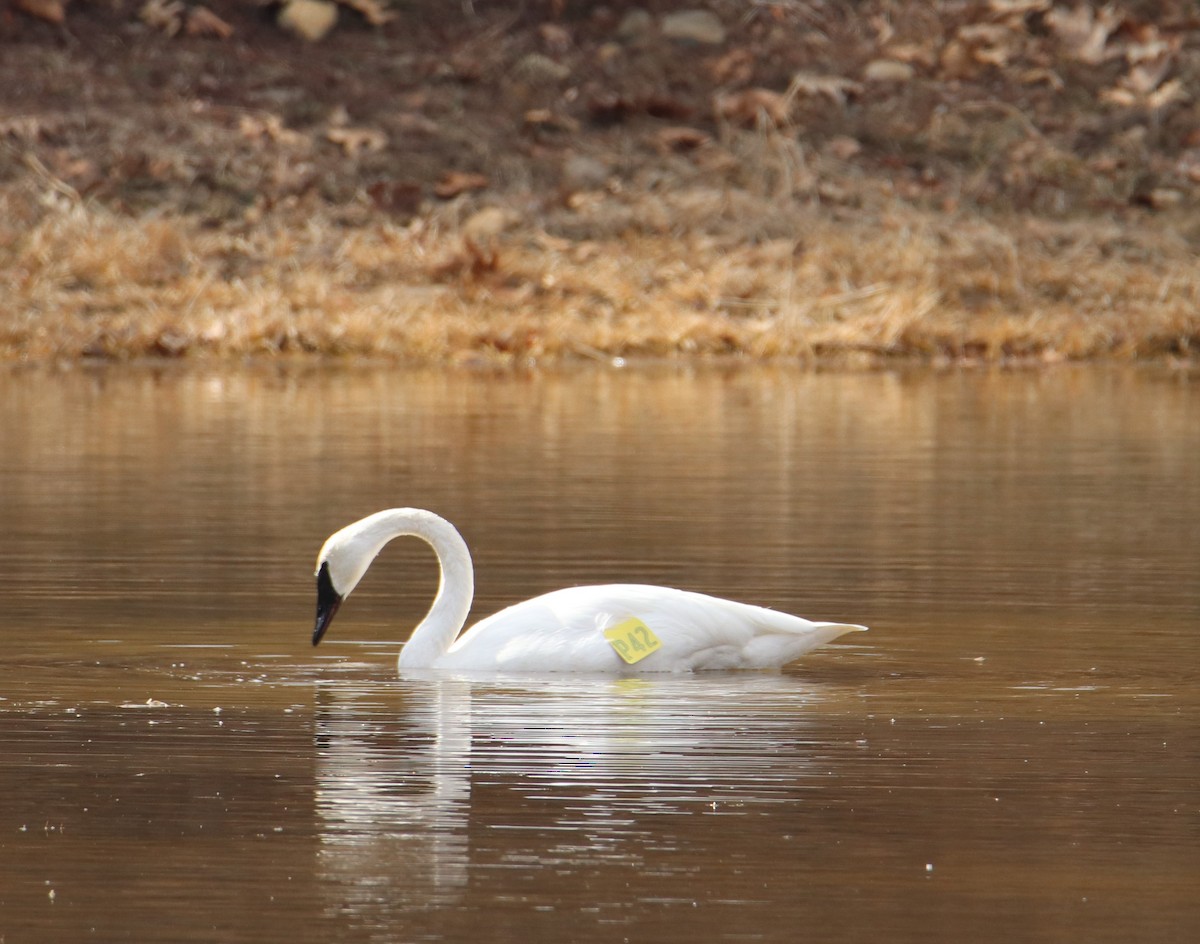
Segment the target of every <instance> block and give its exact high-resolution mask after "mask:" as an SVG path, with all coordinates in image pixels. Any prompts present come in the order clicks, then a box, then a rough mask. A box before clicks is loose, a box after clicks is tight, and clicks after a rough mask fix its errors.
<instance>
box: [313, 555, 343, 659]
mask: <svg viewBox="0 0 1200 944" xmlns="http://www.w3.org/2000/svg"><path fill="white" fill-rule="evenodd" d="M341 605H342V597H341V595H340V594H339V593H338V592H337V591H336V590H334V589H333V580H332V579H331V578H330V576H329V562H328V561H323V562H322V563H321V569H320V570H318V571H317V624H316V626H314V627H313V645H314V646H315V645H316V644H317V643H319V642H320V641H321V637H322V636H324V635H325V630H327V629H328V628H329V624H330V623H332V622H333V617H334V615H335V614H336V613H337V611H338V607H339V606H341Z"/></svg>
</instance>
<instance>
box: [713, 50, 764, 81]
mask: <svg viewBox="0 0 1200 944" xmlns="http://www.w3.org/2000/svg"><path fill="white" fill-rule="evenodd" d="M756 61H757V57H756V56H755V55H754V53H753V52H752V51H751V50H749V49H746V48H741V49H732V50H730V51H729V52H727V53H725V55H723V56H721V57H719V58H718V59H717V60H716V61H715V62H714V63H712V65H710V66H709V67H708V74H709V76H710V77H711V78H712V80H713V82H715V83H716V84H718V85H743V84H745V83H746V82H749V81H750V79H751V78H753V76H754V63H755V62H756Z"/></svg>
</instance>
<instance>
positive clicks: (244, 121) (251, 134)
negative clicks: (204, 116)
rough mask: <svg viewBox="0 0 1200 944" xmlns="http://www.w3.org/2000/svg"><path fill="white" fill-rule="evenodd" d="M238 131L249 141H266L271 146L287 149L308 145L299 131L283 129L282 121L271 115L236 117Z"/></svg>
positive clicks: (306, 139) (243, 115)
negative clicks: (270, 143)
mask: <svg viewBox="0 0 1200 944" xmlns="http://www.w3.org/2000/svg"><path fill="white" fill-rule="evenodd" d="M238 131H239V132H240V133H241V134H242V136H243V137H245V138H249V139H250V140H252V141H254V140H260V139H266V140H267V141H270V142H272V143H273V144H284V145H287V146H289V147H294V146H299V145H303V144H307V143H308V138H306V137H305V136H304V135H302V134H301V133H300V132H299V131H292V130H291V129H290V128H285V127H284V125H283V119H282V118H280V117H279V116H278V115H272V114H269V113H268V114H257V115H255V114H242V115H239V116H238Z"/></svg>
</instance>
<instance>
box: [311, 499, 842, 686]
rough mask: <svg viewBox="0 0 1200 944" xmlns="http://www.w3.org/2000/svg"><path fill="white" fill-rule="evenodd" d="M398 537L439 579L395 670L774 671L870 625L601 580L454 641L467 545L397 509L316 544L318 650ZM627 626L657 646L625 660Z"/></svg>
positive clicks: (466, 590) (469, 591)
mask: <svg viewBox="0 0 1200 944" xmlns="http://www.w3.org/2000/svg"><path fill="white" fill-rule="evenodd" d="M404 535H410V536H413V537H419V538H422V539H423V540H425V541H426V542H428V543H429V544H430V545H431V546H432V547H433V549H434V552H435V553H436V554H437V557H438V563H439V564H440V567H441V577H440V580H439V584H438V591H437V595H436V596H435V597H434V600H433V605H432V606H431V608H430V610H429V613H428V614H427V615H426V617H425V619H424V620H422V621H421V623H420V624H418V626H417V628H416V629H414V630H413V633H412V637H411V638H410V639H409V641H408V643H407V644H405V646H404V647H403V648H402V649H401V651H400V660H399V665H400V668H401V669H429V668H433V669H451V670H459V671H480V670H483V671H496V672H602V673H609V674H634V673H643V672H688V671H693V670H700V669H771V668H778V667H780V666H783V665H786V664H787V663H789V662H791V661H793V660H794V659H797V658H799V657H800V656H801V655H803V654H804V653H806V652H808V651H809V650H810V649H814V648H816V647H817V646H820V645H823V644H824V643H827V642H829V641H830V640H832V639H836V638H837V637H838V636H841V635H842V634H843V633H848V632H854V631H857V630H864V629H866V627H865V626H856V625H853V624H849V623H814V622H810V621H809V620H806V619H801V618H800V617H798V616H791V615H789V614H787V613H780V612H778V611H776V610H769V609H766V608H765V607H760V606H750V605H748V604H745V603H735V602H734V601H732V600H724V599H720V598H718V597H710V596H706V595H704V594H702V593H693V592H691V591H688V590H676V589H673V588H671V587H655V586H645V585H641V584H606V585H601V586H585V587H568V588H566V589H563V590H554V591H552V592H550V593H545V594H542V595H541V596H538V597H534V598H533V599H531V600H525V601H524V602H522V603H516V604H514V605H512V606H510V607H507V608H505V609H503V610H501V611H500V612H498V613H496V614H494V615H492V616H489V617H487V618H486V619H483V620H481V621H480V622H478V623H476V624H475V625H474V626H472V627H471V628H470V629H468V630H467V631H466V632H465V633H462V635H461V636H460V635H459V631H460V630H461V629H462V627H463V625H464V623H465V622H466V619H467V614H468V612H469V611H470V608H471V599H472V597H473V595H474V586H475V578H474V571H473V569H472V566H471V554H470V552H469V551H468V550H467V545H466V542H465V541H463V539H462V537H461V536H460V535H459V533H458V531H457V530H455V528H454V526H453V525H452V524H450V522H448V521H446V520H445V519H444V518H440V517H438V516H437V515H435V514H433V512H429V511H423V510H421V509H419V508H392V509H389V510H387V511H380V512H377V513H376V514H373V515H369V516H368V517H366V518H363V519H362V520H360V521H356V522H354V523H353V524H350V525H347V526H346V527H344V528H342V529H341V530H340V531H337V532H335V533H334V534H333V535H332V536H330V538H329V539H328V540H327V541H326V542H325V544H324V546H322V548H321V552H320V554H319V555H318V556H317V572H316V577H317V619H316V626H315V628H314V630H313V645H314V646H315V645H316V644H317V643H319V642H320V641H321V637H322V636H323V635H324V634H325V631H326V630H327V629H328V628H329V624H330V623H331V622H332V620H333V617H334V614H336V613H337V610H338V608H339V607H340V606H341V604H342V601H343V600H345V598H346V597H347V596H349V595H350V592H351V591H352V590H353V589H354V588H355V586H357V584H358V582H359V580H361V579H362V576H363V574H365V573H366V571H367V568H368V567H369V566H370V565H371V562H372V561H373V560H374V559H375V556H376V555H377V554H378V553H379V552H380V551H381V550H382V549H383V547H384V545H386V544H387V543H388V542H389V541H391V540H392V539H393V538H397V537H401V536H404ZM630 621H635V622H633V623H632V624H631V622H630ZM626 625H635V626H640V627H641V628H643V629H646V630H648V631H649V636H648V637H647V638H649V639H652V640H653V641H654V642H655V643H657V648H655V649H654V650H653V651H651V652H649V654H647V655H644V656H639V657H636V661H633V662H629V661H626V659H624V658H622V657H621V655H619V654H618V646H619V644H618V643H615V642H611V641H610V640H609V638H607V637H606V636H605V631H606V630H613V631H615V632H617V633H618V634H619V632H620V628H621V627H622V626H626ZM639 632H640V630H639Z"/></svg>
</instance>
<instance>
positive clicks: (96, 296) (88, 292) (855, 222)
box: [0, 190, 1200, 362]
mask: <svg viewBox="0 0 1200 944" xmlns="http://www.w3.org/2000/svg"><path fill="white" fill-rule="evenodd" d="M739 212H742V213H744V212H745V207H739V206H737V205H730V204H729V202H728V200H727V195H725V194H722V193H720V192H709V191H704V190H686V191H683V192H680V193H677V194H674V195H673V196H672V197H671V198H669V199H664V198H662V197H658V196H656V197H654V198H652V199H650V198H645V199H643V198H637V197H633V196H622V195H595V196H594V198H593V199H592V200H591V201H590V202H583V203H580V204H579V205H577V206H576V207H575V208H574V211H573V215H574V219H575V223H576V225H575V227H574V230H573V238H571V239H566V238H562V237H557V236H551V235H549V234H548V233H547V232H546V231H545V230H544V229H541V228H535V227H532V226H528V225H523V224H522V223H521V221H520V219H519V218H518V217H517V215H516V214H515V213H512V212H507V211H499V210H495V209H493V210H489V211H485V215H484V217H479V216H478V215H476V216H475V217H473V218H472V217H468V218H467V219H466V220H465V221H464V222H460V221H459V220H458V216H460V215H462V214H459V213H457V212H455V211H454V210H453V209H452V208H449V207H448V208H446V209H445V211H444V212H442V213H441V214H440V215H435V216H433V217H431V218H426V219H421V220H417V221H416V222H415V223H413V224H410V225H408V226H400V225H396V224H392V223H388V222H374V223H370V224H369V225H362V226H357V227H346V226H343V225H340V224H339V223H338V222H336V221H334V220H332V219H328V218H323V217H322V216H321V215H320V213H319V212H317V213H316V214H315V215H313V216H310V217H307V218H304V219H298V218H297V217H296V215H295V214H292V216H291V217H290V218H289V217H288V216H286V215H284V214H282V213H281V214H279V215H278V216H275V217H273V216H271V215H267V216H265V217H264V218H262V219H260V220H256V221H255V223H254V225H247V226H244V227H241V228H239V229H237V230H231V229H228V228H226V229H205V228H204V227H203V226H202V225H201V224H200V223H199V222H198V221H195V220H191V219H188V218H174V219H171V218H162V217H160V218H153V217H152V218H132V219H131V218H127V217H122V216H118V215H115V214H113V213H110V212H108V211H105V210H102V209H98V208H94V207H88V206H86V205H84V204H82V203H80V202H78V201H74V200H64V201H63V203H62V205H61V206H60V207H59V208H58V209H57V210H55V211H54V212H50V213H46V214H44V215H43V216H42V217H41V219H40V220H39V221H38V222H36V224H35V225H33V226H32V227H30V228H28V229H27V230H25V231H21V230H20V229H18V228H17V225H19V224H17V225H14V228H13V229H11V230H10V231H8V232H2V233H0V270H3V271H4V272H6V273H7V274H8V279H7V281H8V282H9V285H10V290H9V292H8V293H7V299H6V305H5V308H4V310H3V312H2V313H0V356H3V357H5V358H8V359H18V360H36V361H44V360H54V359H64V358H65V359H75V358H79V357H104V358H118V359H121V358H135V357H145V356H152V357H183V356H188V357H196V356H210V357H212V356H216V357H230V356H243V355H274V354H286V353H314V354H326V355H378V356H386V357H395V358H401V359H404V360H406V361H414V362H449V361H462V360H481V361H489V362H490V361H500V362H531V361H545V360H559V359H564V358H572V357H587V358H610V357H636V356H652V357H671V356H678V355H687V356H698V355H709V356H715V355H722V356H730V355H738V356H746V357H753V358H803V359H812V358H838V359H843V360H844V359H853V360H861V359H864V358H865V359H868V360H873V359H879V358H892V357H920V358H928V359H945V358H952V359H963V358H969V359H984V360H1002V359H1010V358H1035V359H1046V360H1054V359H1062V358H1068V359H1077V358H1097V357H1122V358H1128V357H1149V356H1161V355H1188V354H1190V353H1191V352H1193V351H1194V350H1195V349H1196V348H1197V345H1198V344H1200V314H1198V313H1200V269H1198V268H1197V266H1196V264H1195V262H1194V259H1193V255H1192V252H1191V250H1190V247H1189V246H1188V244H1187V242H1186V241H1185V240H1184V239H1183V238H1182V237H1180V236H1178V235H1176V234H1175V233H1174V231H1172V230H1171V229H1170V228H1168V227H1164V226H1162V225H1161V218H1160V219H1159V221H1158V225H1155V226H1153V227H1145V228H1131V227H1129V226H1127V225H1126V226H1117V225H1115V224H1112V223H1108V222H1105V221H1103V220H1089V221H1083V222H1048V221H1045V220H1032V219H1030V220H1022V219H1020V218H1014V219H1012V220H1008V221H1005V222H997V221H996V220H995V219H990V220H989V219H984V218H982V217H979V216H976V217H969V216H953V215H951V216H946V215H935V214H932V213H927V212H922V211H920V210H917V209H913V208H909V207H901V206H898V205H897V206H892V207H890V208H889V209H887V210H885V211H882V212H873V213H867V212H864V213H863V214H861V217H860V218H854V219H844V218H843V219H837V218H835V217H834V216H833V215H831V214H828V213H823V212H821V211H820V210H819V208H808V209H798V210H795V211H793V212H794V218H793V219H791V220H790V221H789V223H790V228H791V229H792V231H793V232H797V233H803V236H802V237H799V238H789V239H782V238H774V239H770V238H764V239H761V240H758V241H754V240H753V239H752V238H749V237H748V236H747V232H746V231H747V229H749V228H750V227H751V226H752V221H751V220H746V219H743V220H741V225H733V224H736V223H737V222H738V219H737V215H738V213H739ZM731 214H732V216H731ZM721 217H723V218H721ZM611 218H616V219H619V220H623V221H625V222H624V224H623V227H624V232H622V233H614V232H613V229H614V228H615V227H614V225H613V223H612V219H611ZM659 218H661V219H667V220H670V221H671V226H670V230H671V231H667V232H663V231H661V230H662V229H663V227H661V226H659V225H657V224H656V223H655V222H654V221H655V220H656V219H659ZM719 218H720V219H719ZM631 219H636V220H641V221H642V223H641V224H639V225H632V226H631V225H630V224H629V220H631ZM481 220H482V222H481ZM646 221H649V222H646ZM589 233H591V234H594V235H591V236H589V235H588V234H589ZM676 234H682V235H676Z"/></svg>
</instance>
